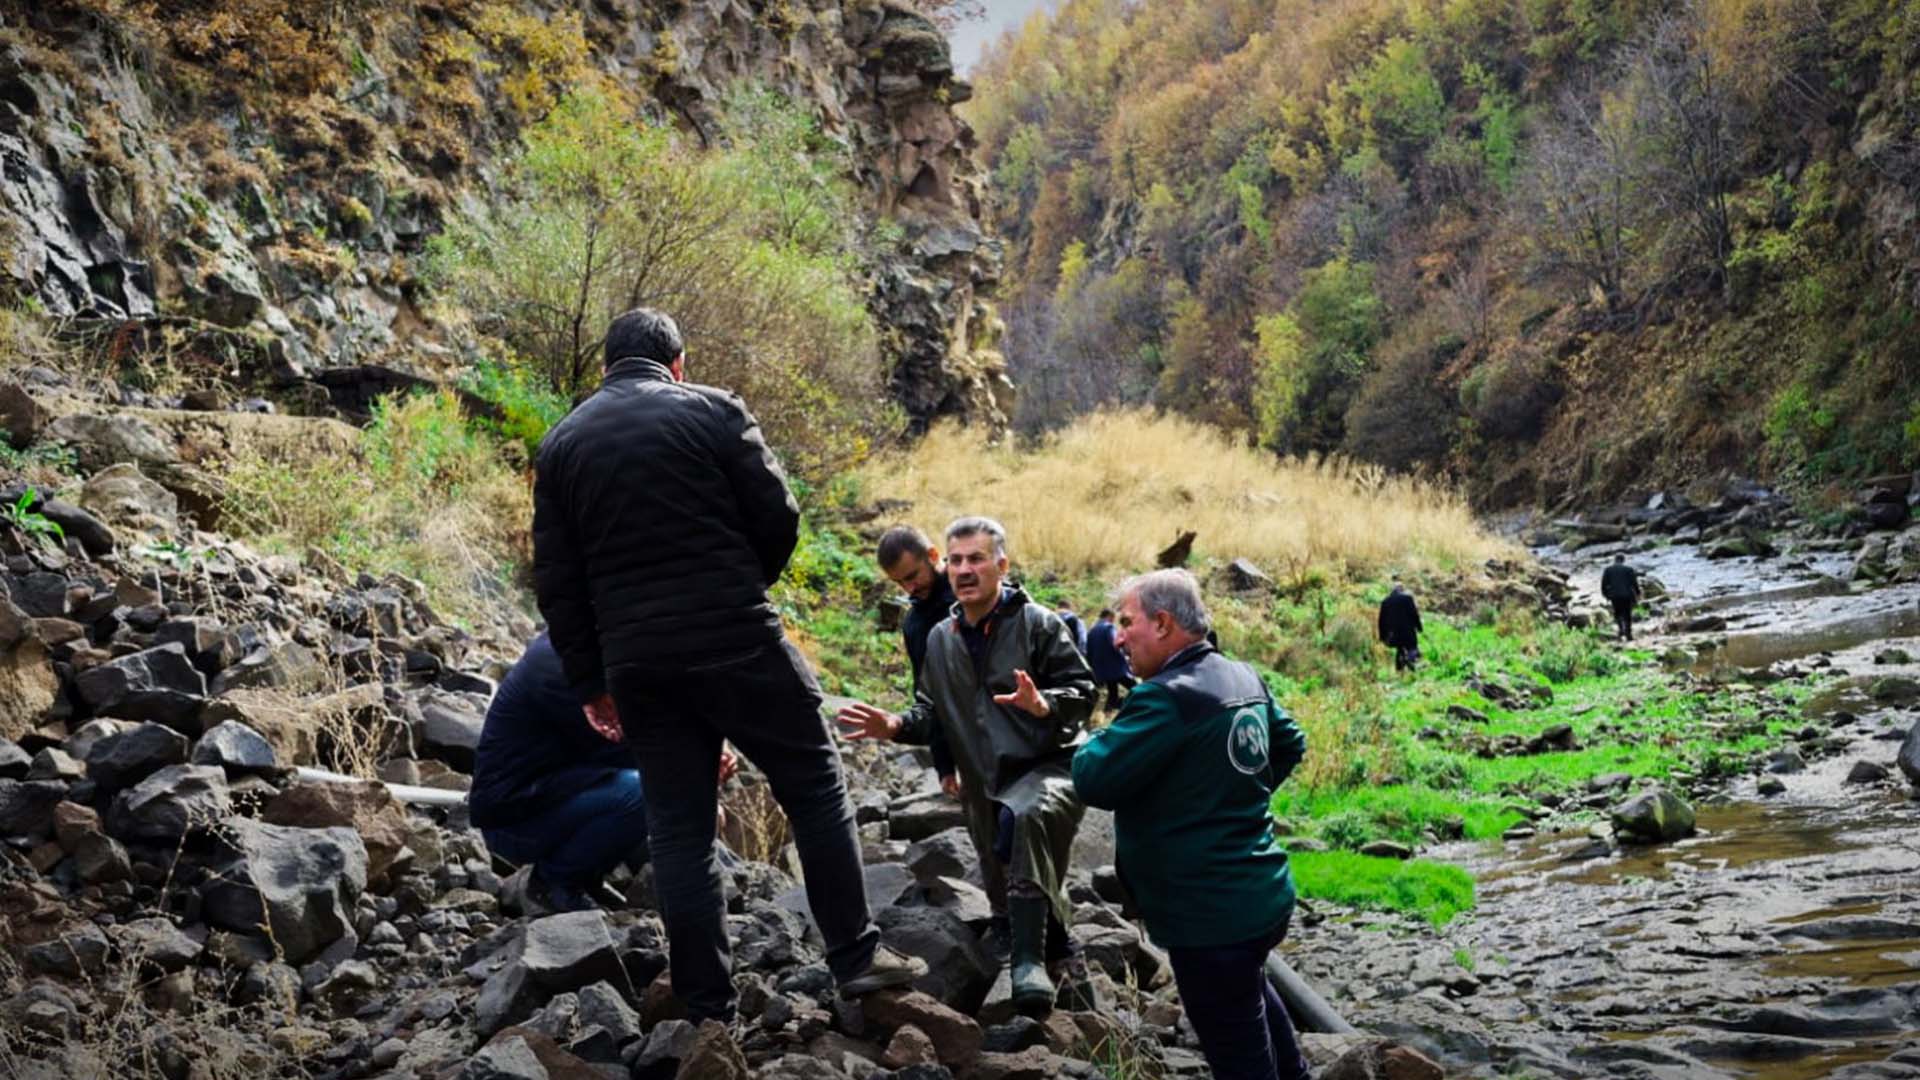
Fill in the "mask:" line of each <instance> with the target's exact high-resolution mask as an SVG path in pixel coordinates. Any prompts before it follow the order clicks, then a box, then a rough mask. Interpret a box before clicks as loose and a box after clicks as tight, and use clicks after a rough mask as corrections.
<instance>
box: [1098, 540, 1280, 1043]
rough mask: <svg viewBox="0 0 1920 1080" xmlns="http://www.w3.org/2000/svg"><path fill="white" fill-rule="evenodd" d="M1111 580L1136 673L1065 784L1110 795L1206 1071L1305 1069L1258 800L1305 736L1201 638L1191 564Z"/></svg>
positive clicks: (1104, 803)
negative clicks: (1277, 981) (1270, 963)
mask: <svg viewBox="0 0 1920 1080" xmlns="http://www.w3.org/2000/svg"><path fill="white" fill-rule="evenodd" d="M1116 595H1117V598H1118V599H1117V602H1116V603H1115V605H1114V606H1115V607H1116V608H1118V609H1119V612H1120V620H1119V633H1118V641H1119V645H1120V648H1121V650H1122V651H1123V652H1125V653H1126V654H1127V660H1128V662H1129V663H1131V664H1132V666H1133V670H1134V672H1135V673H1136V674H1138V675H1139V676H1141V677H1142V678H1143V679H1144V680H1145V681H1144V682H1142V683H1141V684H1140V685H1139V686H1137V687H1135V688H1134V691H1133V693H1132V694H1130V695H1128V697H1127V701H1126V705H1125V706H1123V707H1122V708H1121V710H1120V715H1119V716H1117V717H1115V718H1114V721H1113V724H1112V726H1110V727H1107V728H1105V729H1104V730H1101V731H1099V732H1096V733H1095V734H1094V736H1093V737H1092V738H1091V739H1089V740H1088V741H1087V744H1086V745H1085V746H1083V747H1081V748H1080V752H1079V753H1078V754H1076V755H1075V756H1074V759H1073V786H1074V788H1075V790H1077V791H1078V792H1079V793H1080V798H1081V799H1083V800H1084V801H1085V802H1086V803H1087V805H1089V806H1099V807H1107V808H1111V809H1112V810H1113V824H1114V838H1115V841H1116V844H1117V850H1118V862H1119V869H1120V876H1121V879H1122V881H1123V882H1124V883H1125V885H1126V887H1127V890H1128V892H1129V893H1131V894H1132V896H1133V901H1134V904H1135V906H1137V907H1138V908H1139V909H1140V914H1141V916H1142V917H1143V918H1144V919H1145V921H1146V924H1147V932H1148V934H1150V935H1151V936H1152V937H1153V940H1154V941H1156V942H1158V943H1159V944H1160V945H1162V946H1164V947H1165V948H1166V950H1167V953H1168V956H1169V957H1170V958H1171V959H1172V961H1173V974H1174V980H1175V981H1176V982H1177V983H1178V984H1179V987H1180V997H1181V1000H1182V1001H1183V1002H1184V1003H1185V1006H1186V1011H1187V1020H1188V1021H1189V1022H1190V1023H1192V1024H1193V1030H1194V1033H1195V1034H1197V1035H1199V1036H1200V1048H1201V1050H1202V1051H1204V1052H1205V1053H1206V1056H1207V1064H1208V1066H1210V1067H1211V1068H1212V1069H1213V1075H1214V1076H1215V1077H1216V1078H1218V1080H1276V1078H1279V1080H1295V1078H1299V1077H1305V1076H1306V1075H1307V1063H1306V1059H1305V1058H1303V1057H1302V1056H1301V1054H1300V1048H1299V1044H1298V1041H1297V1040H1296V1039H1295V1037H1294V1032H1293V1024H1292V1022H1291V1021H1289V1019H1288V1018H1287V1010H1286V1006H1285V1005H1283V1004H1282V1003H1281V1001H1280V997H1279V995H1278V994H1277V993H1275V992H1274V990H1273V988H1272V987H1271V986H1269V985H1268V983H1267V980H1266V974H1265V964H1266V958H1267V953H1268V952H1270V951H1271V950H1272V949H1273V947H1274V946H1275V945H1277V944H1279V942H1280V940H1281V939H1282V938H1284V937H1285V936H1286V933H1287V924H1288V922H1290V921H1291V920H1292V918H1293V899H1294V897H1293V879H1292V876H1291V874H1290V873H1289V872H1288V869H1287V853H1286V852H1285V851H1283V850H1281V848H1280V845H1279V843H1278V842H1277V841H1276V840H1275V839H1274V835H1273V820H1272V818H1271V817H1270V815H1269V811H1268V805H1269V803H1270V802H1271V800H1272V797H1273V790H1274V788H1276V787H1278V786H1279V785H1280V782H1281V781H1283V780H1285V779H1286V778H1287V774H1288V773H1290V772H1292V771H1293V767H1294V766H1295V765H1297V764H1299V762H1300V758H1301V756H1302V755H1303V754H1304V753H1305V752H1306V738H1305V737H1304V736H1303V735H1302V734H1301V733H1300V729H1299V728H1297V727H1295V726H1294V723H1293V720H1292V719H1291V718H1290V717H1288V716H1287V714H1286V712H1285V711H1284V710H1282V709H1281V708H1280V706H1279V705H1277V704H1275V703H1274V700H1273V697H1272V695H1271V694H1269V693H1268V691H1267V688H1266V686H1265V684H1263V683H1262V682H1261V681H1260V676H1259V675H1257V674H1255V673H1254V670H1253V669H1252V668H1251V667H1249V666H1247V665H1246V664H1242V663H1238V662H1236V661H1233V660H1229V659H1227V658H1226V657H1225V656H1222V655H1221V654H1220V652H1219V651H1218V650H1217V649H1215V648H1214V647H1213V646H1212V645H1211V644H1209V643H1208V642H1207V632H1208V630H1209V629H1211V624H1210V621H1209V619H1208V616H1207V609H1206V605H1205V604H1204V603H1203V602H1202V601H1201V599H1200V587H1199V585H1198V583H1196V582H1195V581H1194V578H1193V575H1192V574H1190V573H1188V572H1187V571H1185V570H1161V571H1157V572H1155V573H1151V574H1144V575H1142V576H1140V577H1137V578H1133V579H1131V580H1128V581H1126V582H1124V583H1122V584H1121V586H1120V588H1119V590H1118V592H1117V594H1116Z"/></svg>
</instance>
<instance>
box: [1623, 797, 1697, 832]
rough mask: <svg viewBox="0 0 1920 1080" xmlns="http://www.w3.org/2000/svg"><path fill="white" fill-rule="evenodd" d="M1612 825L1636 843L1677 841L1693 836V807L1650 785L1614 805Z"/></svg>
mask: <svg viewBox="0 0 1920 1080" xmlns="http://www.w3.org/2000/svg"><path fill="white" fill-rule="evenodd" d="M1613 828H1614V831H1615V832H1616V833H1618V834H1619V835H1620V836H1621V837H1622V838H1623V839H1627V840H1633V841H1637V842H1639V843H1648V844H1657V843H1664V842H1667V841H1671V840H1678V839H1680V838H1681V837H1685V836H1692V835H1693V807H1691V806H1688V805H1687V803H1686V801H1685V800H1683V799H1681V798H1680V797H1679V796H1678V795H1675V794H1673V793H1672V792H1670V791H1668V790H1666V789H1665V788H1652V789H1650V790H1647V791H1643V792H1641V793H1640V794H1638V795H1635V796H1634V797H1633V798H1631V799H1628V800H1627V801H1626V802H1623V803H1621V804H1620V805H1619V806H1617V807H1615V808H1614V811H1613Z"/></svg>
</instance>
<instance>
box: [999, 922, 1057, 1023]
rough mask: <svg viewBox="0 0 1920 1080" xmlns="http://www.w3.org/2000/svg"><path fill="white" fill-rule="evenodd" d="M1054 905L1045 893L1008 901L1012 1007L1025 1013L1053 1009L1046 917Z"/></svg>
mask: <svg viewBox="0 0 1920 1080" xmlns="http://www.w3.org/2000/svg"><path fill="white" fill-rule="evenodd" d="M1051 906H1052V905H1050V904H1048V902H1047V898H1046V897H1044V896H1017V897H1013V898H1011V899H1009V900H1008V901H1007V921H1008V923H1009V927H1008V929H1009V931H1010V934H1011V936H1012V938H1013V941H1012V949H1011V950H1010V951H1011V953H1012V962H1013V970H1012V971H1011V972H1010V973H1009V978H1010V980H1011V982H1012V984H1013V1007H1014V1008H1015V1009H1018V1010H1019V1011H1021V1012H1023V1013H1044V1012H1047V1011H1048V1010H1050V1009H1052V1008H1053V994H1054V988H1053V980H1052V979H1050V978H1048V977H1047V957H1046V953H1047V916H1048V915H1049V914H1050V911H1049V909H1050V908H1051Z"/></svg>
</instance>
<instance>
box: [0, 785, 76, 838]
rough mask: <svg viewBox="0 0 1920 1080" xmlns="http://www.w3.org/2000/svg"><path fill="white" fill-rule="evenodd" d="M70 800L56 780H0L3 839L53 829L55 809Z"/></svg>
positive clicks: (0, 830)
mask: <svg viewBox="0 0 1920 1080" xmlns="http://www.w3.org/2000/svg"><path fill="white" fill-rule="evenodd" d="M66 797H67V785H65V784H62V783H60V782H58V781H55V780H0V836H34V835H37V834H39V833H42V832H44V831H46V830H47V829H49V828H51V827H52V825H53V808H54V807H55V806H57V805H59V803H60V800H62V799H64V798H66Z"/></svg>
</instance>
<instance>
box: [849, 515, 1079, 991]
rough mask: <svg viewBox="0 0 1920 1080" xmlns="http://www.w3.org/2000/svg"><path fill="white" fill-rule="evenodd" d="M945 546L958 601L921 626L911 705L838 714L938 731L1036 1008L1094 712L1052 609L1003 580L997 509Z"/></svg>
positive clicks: (879, 726) (898, 732)
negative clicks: (1077, 772) (1082, 750)
mask: <svg viewBox="0 0 1920 1080" xmlns="http://www.w3.org/2000/svg"><path fill="white" fill-rule="evenodd" d="M946 546H947V575H948V578H949V579H950V581H951V582H952V584H953V593H954V596H955V598H956V600H957V601H958V602H957V603H956V604H955V605H954V608H953V614H952V616H951V617H949V618H948V619H947V620H946V621H944V622H942V623H940V625H938V626H936V627H934V629H933V632H932V633H931V634H930V635H928V638H927V655H926V660H925V661H924V663H923V665H922V668H921V671H920V678H919V682H918V686H917V687H916V690H915V700H914V706H913V708H912V709H910V710H908V711H907V713H906V714H905V715H903V716H896V715H893V714H891V713H888V712H886V711H884V710H881V709H877V708H875V707H873V706H871V705H867V704H864V703H856V704H852V705H848V706H847V707H846V708H844V709H842V710H840V713H839V716H838V717H837V719H838V721H839V723H840V725H841V726H842V728H843V729H845V730H846V731H847V733H848V737H849V738H856V739H860V738H870V739H893V740H898V741H901V742H907V743H925V742H927V741H928V740H929V739H931V737H932V735H933V733H934V732H935V731H941V732H944V734H945V737H946V740H947V744H948V747H949V749H951V750H952V752H953V757H954V762H955V764H956V765H957V766H958V773H959V778H960V800H961V803H962V804H963V805H964V806H965V807H966V812H967V829H968V832H969V833H971V834H972V837H973V843H974V847H975V848H976V849H977V850H978V851H979V852H980V864H981V872H982V876H983V877H984V878H985V880H986V885H987V893H988V895H989V896H990V897H991V898H992V899H993V902H994V907H995V909H996V910H1004V911H1005V912H1006V915H1007V922H1008V933H1009V937H1010V939H1011V941H1010V946H1011V948H1010V953H1011V960H1012V972H1011V977H1012V983H1013V1001H1014V1005H1015V1007H1016V1008H1020V1009H1025V1010H1044V1009H1046V1008H1049V1007H1051V1006H1052V1004H1053V998H1054V985H1053V981H1052V979H1051V978H1049V976H1048V973H1047V962H1048V960H1049V959H1055V960H1057V959H1064V958H1065V955H1066V951H1067V936H1066V928H1067V925H1068V920H1069V918H1070V912H1071V908H1070V907H1069V905H1068V903H1067V896H1066V888H1065V881H1066V873H1067V861H1068V855H1069V853H1070V851H1071V849H1072V846H1073V836H1074V833H1075V831H1076V830H1077V829H1078V828H1079V826H1080V818H1081V816H1082V815H1083V814H1085V813H1086V807H1085V806H1083V805H1082V804H1081V802H1080V800H1079V798H1078V797H1076V796H1075V795H1074V792H1073V776H1072V766H1073V755H1074V751H1075V750H1076V749H1077V748H1078V747H1079V746H1080V745H1081V743H1082V742H1084V741H1085V739H1086V721H1087V718H1088V717H1090V716H1091V715H1092V714H1093V702H1094V686H1093V671H1092V670H1091V669H1090V668H1089V667H1088V666H1087V661H1086V658H1085V657H1084V656H1082V655H1081V654H1080V650H1079V649H1078V648H1077V647H1076V646H1075V644H1074V641H1073V639H1072V635H1071V634H1070V633H1069V632H1068V630H1067V628H1066V626H1065V624H1064V623H1062V622H1061V620H1060V617H1059V616H1058V615H1056V614H1055V613H1053V612H1051V611H1048V610H1047V609H1046V607H1045V606H1043V605H1040V604H1036V603H1034V602H1033V600H1032V599H1031V598H1030V597H1028V596H1027V594H1026V593H1025V592H1024V591H1022V590H1020V589H1018V588H1015V587H1013V586H1010V585H1007V584H1005V583H1004V582H1005V579H1006V575H1007V566H1008V562H1007V537H1006V531H1005V530H1004V529H1002V528H1001V527H1000V525H999V523H998V522H995V521H993V520H991V519H989V518H978V517H971V518H961V519H960V520H958V521H955V522H954V523H953V524H952V525H949V526H947V535H946ZM1050 931H1051V932H1050Z"/></svg>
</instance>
